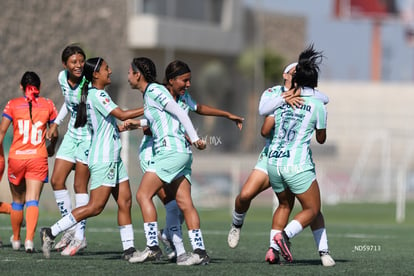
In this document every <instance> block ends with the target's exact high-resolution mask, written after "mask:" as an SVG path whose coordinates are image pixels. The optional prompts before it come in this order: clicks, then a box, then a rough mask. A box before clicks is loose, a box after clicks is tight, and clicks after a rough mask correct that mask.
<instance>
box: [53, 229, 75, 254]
mask: <svg viewBox="0 0 414 276" xmlns="http://www.w3.org/2000/svg"><path fill="white" fill-rule="evenodd" d="M75 231H76V229H74V230H66V231H65V233H64V234H63V236H62V238H61V239H60V241H59V242H57V243H56V244H55V249H56V250H57V251H61V250H63V249H65V247H66V246H68V245H69V244H70V242H71V240H72V239H73V237H74V236H75Z"/></svg>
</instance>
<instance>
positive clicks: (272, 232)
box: [269, 229, 282, 251]
mask: <svg viewBox="0 0 414 276" xmlns="http://www.w3.org/2000/svg"><path fill="white" fill-rule="evenodd" d="M279 232H282V231H280V230H276V229H272V230H270V246H269V247H271V248H273V249H276V250H277V251H280V248H279V246H278V245H277V244H276V242H275V241H274V240H273V237H274V236H275V235H276V234H277V233H279Z"/></svg>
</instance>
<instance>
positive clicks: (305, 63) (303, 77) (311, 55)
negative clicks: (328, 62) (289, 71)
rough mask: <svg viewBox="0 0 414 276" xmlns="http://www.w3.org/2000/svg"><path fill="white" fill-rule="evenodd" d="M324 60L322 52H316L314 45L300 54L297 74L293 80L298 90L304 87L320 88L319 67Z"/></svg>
mask: <svg viewBox="0 0 414 276" xmlns="http://www.w3.org/2000/svg"><path fill="white" fill-rule="evenodd" d="M322 58H323V55H322V52H318V51H316V50H315V49H314V48H313V44H311V45H309V46H308V48H306V49H305V50H304V51H303V52H302V53H300V55H299V60H298V65H296V72H295V73H294V75H293V78H292V84H294V85H295V86H296V89H297V88H299V87H304V86H306V87H310V88H315V87H317V86H318V77H319V65H320V64H321V62H322Z"/></svg>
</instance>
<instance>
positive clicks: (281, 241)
mask: <svg viewBox="0 0 414 276" xmlns="http://www.w3.org/2000/svg"><path fill="white" fill-rule="evenodd" d="M273 240H274V241H275V242H276V244H277V245H278V246H279V248H280V253H281V254H282V257H283V258H284V259H285V260H286V261H288V262H290V263H291V262H292V261H293V258H292V254H291V253H290V242H289V238H288V237H287V236H286V233H285V231H282V232H279V233H276V235H275V236H274V237H273Z"/></svg>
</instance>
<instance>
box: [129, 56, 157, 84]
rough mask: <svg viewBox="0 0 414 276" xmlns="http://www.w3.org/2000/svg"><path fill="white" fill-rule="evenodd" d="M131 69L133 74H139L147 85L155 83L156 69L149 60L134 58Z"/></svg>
mask: <svg viewBox="0 0 414 276" xmlns="http://www.w3.org/2000/svg"><path fill="white" fill-rule="evenodd" d="M131 67H132V70H133V71H134V72H137V71H139V72H141V74H142V75H143V77H144V79H145V80H146V81H147V82H148V83H153V82H157V69H156V68H155V64H154V62H153V61H152V60H150V59H149V58H146V57H138V58H134V59H133V60H132V62H131Z"/></svg>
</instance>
